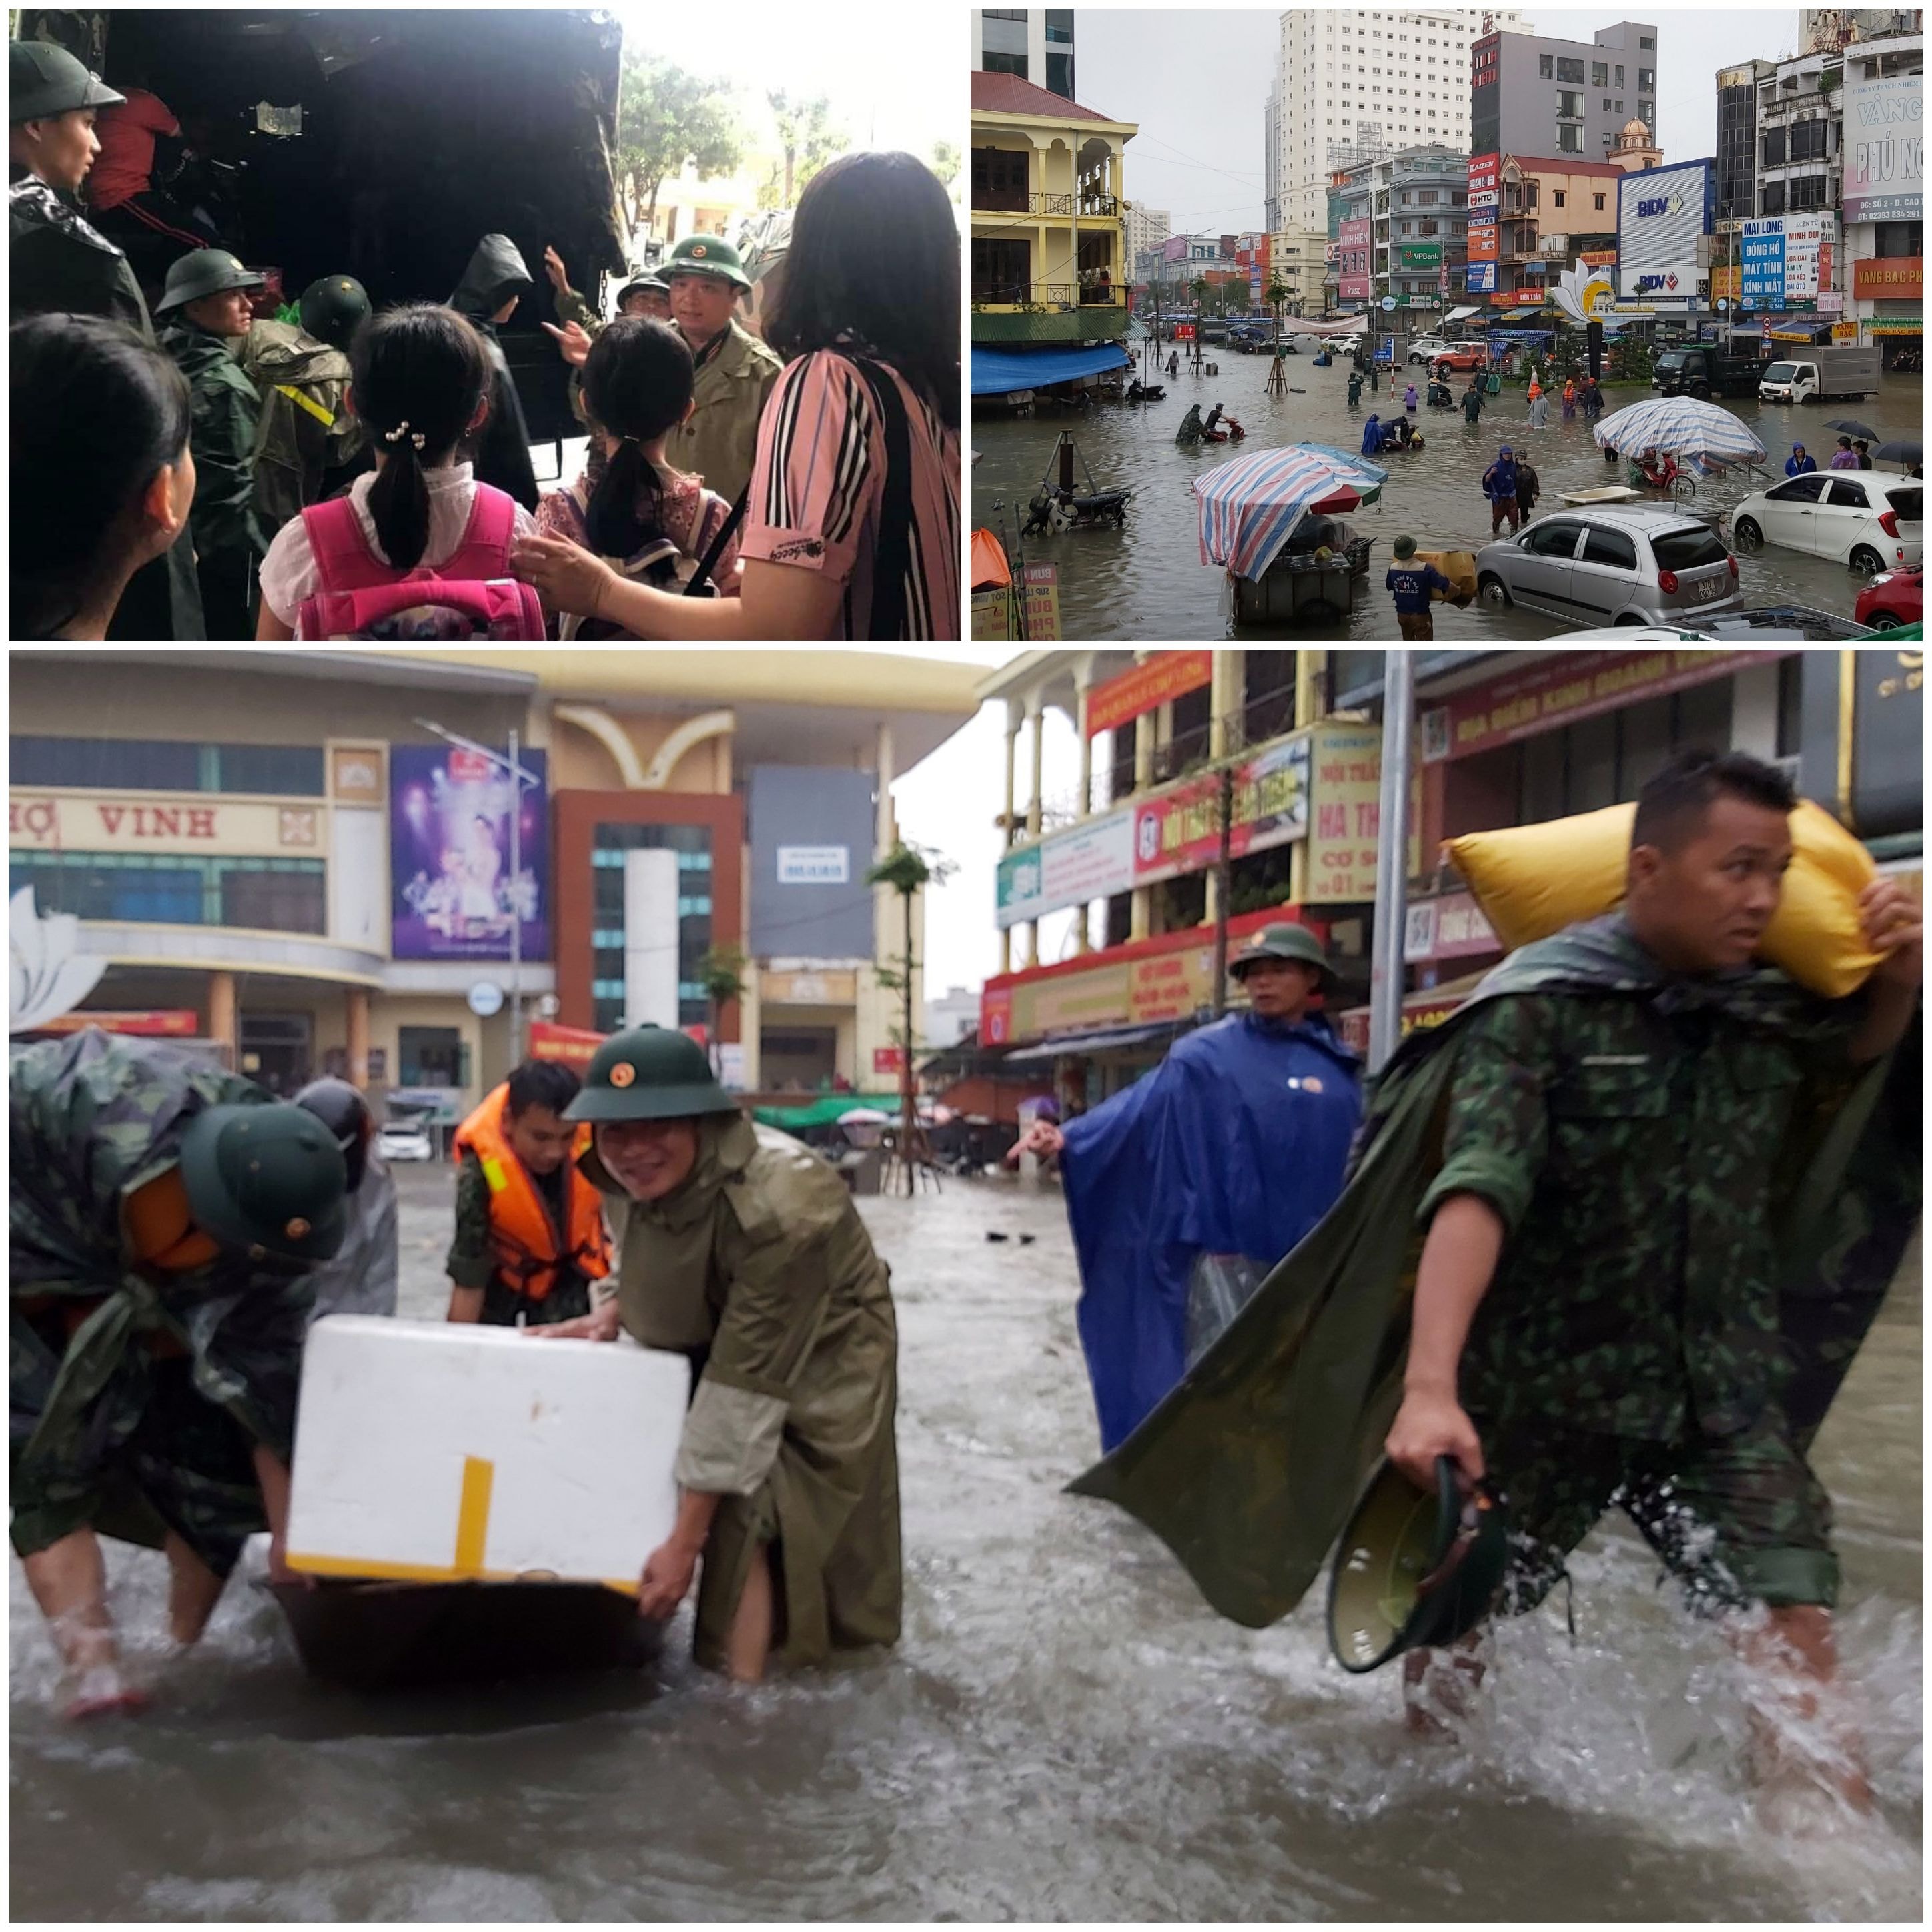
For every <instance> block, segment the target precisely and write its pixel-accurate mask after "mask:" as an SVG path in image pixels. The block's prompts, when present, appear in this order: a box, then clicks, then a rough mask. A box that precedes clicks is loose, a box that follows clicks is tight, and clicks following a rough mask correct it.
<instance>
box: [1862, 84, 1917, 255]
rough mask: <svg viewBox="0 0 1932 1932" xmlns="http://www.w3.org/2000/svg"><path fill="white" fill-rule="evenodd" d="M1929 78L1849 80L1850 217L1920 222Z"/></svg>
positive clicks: (1864, 219)
mask: <svg viewBox="0 0 1932 1932" xmlns="http://www.w3.org/2000/svg"><path fill="white" fill-rule="evenodd" d="M1924 128H1925V77H1924V75H1923V74H1886V75H1883V76H1881V77H1878V78H1876V79H1873V80H1854V79H1852V78H1851V77H1849V76H1848V77H1846V82H1845V130H1844V143H1845V181H1844V209H1845V219H1846V220H1847V221H1917V220H1921V219H1922V218H1923V217H1921V214H1920V213H1919V210H1920V208H1921V206H1922V205H1923V203H1922V201H1921V195H1922V193H1923V187H1922V182H1923V178H1924V152H1925V136H1924Z"/></svg>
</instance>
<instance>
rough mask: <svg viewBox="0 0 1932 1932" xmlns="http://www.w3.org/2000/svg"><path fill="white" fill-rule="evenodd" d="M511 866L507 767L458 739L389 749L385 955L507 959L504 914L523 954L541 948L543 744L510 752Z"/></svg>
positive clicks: (546, 846) (545, 908)
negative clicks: (514, 924)
mask: <svg viewBox="0 0 1932 1932" xmlns="http://www.w3.org/2000/svg"><path fill="white" fill-rule="evenodd" d="M519 756H520V760H521V762H522V763H523V769H525V770H526V771H527V772H530V773H532V775H534V776H535V778H536V780H537V783H536V784H534V785H529V784H526V785H524V786H523V787H522V792H523V798H522V802H521V805H520V807H517V808H518V809H520V811H521V814H522V817H521V820H520V823H519V824H518V826H517V843H518V844H519V847H520V850H519V852H518V854H517V856H518V865H517V871H516V873H515V875H514V877H512V875H511V868H510V847H511V838H510V813H511V809H512V807H513V805H514V800H513V799H512V796H511V781H510V778H509V776H508V773H507V772H504V771H503V770H502V769H500V768H499V766H495V765H493V764H492V763H490V760H488V759H487V758H484V757H479V756H478V754H476V753H475V752H474V751H464V750H463V749H462V748H460V747H458V746H451V747H449V748H443V746H440V745H395V746H392V748H391V750H390V754H389V871H390V883H391V888H392V895H393V898H392V904H391V906H390V909H389V918H390V927H391V940H390V952H391V956H392V957H393V958H395V959H508V958H509V956H510V922H511V919H519V920H520V921H521V922H522V926H523V935H522V950H523V957H524V958H525V959H548V958H549V957H550V916H549V868H550V813H549V808H548V799H547V793H546V777H545V768H544V754H543V753H542V752H541V751H523V752H521V753H520V754H519Z"/></svg>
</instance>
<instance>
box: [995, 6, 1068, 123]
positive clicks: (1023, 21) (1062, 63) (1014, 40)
mask: <svg viewBox="0 0 1932 1932" xmlns="http://www.w3.org/2000/svg"><path fill="white" fill-rule="evenodd" d="M1073 24H1074V13H1073V8H1072V7H984V8H981V9H980V10H977V11H976V12H975V13H974V15H973V65H974V67H975V68H977V69H978V70H979V71H980V72H982V73H983V74H1013V75H1015V76H1016V77H1018V78H1019V79H1020V80H1025V81H1031V83H1033V85H1034V86H1036V87H1043V88H1045V89H1046V91H1047V92H1048V93H1049V94H1057V95H1059V96H1060V98H1061V99H1062V100H1063V101H1071V100H1072V99H1073V87H1074V76H1073Z"/></svg>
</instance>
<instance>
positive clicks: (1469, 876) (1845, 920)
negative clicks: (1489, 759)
mask: <svg viewBox="0 0 1932 1932" xmlns="http://www.w3.org/2000/svg"><path fill="white" fill-rule="evenodd" d="M1636 817H1637V807H1636V806H1635V805H1607V806H1606V807H1605V808H1604V809H1603V810H1602V811H1586V812H1582V813H1580V814H1578V815H1577V817H1574V818H1553V819H1550V820H1547V821H1546V822H1545V823H1543V824H1541V825H1517V826H1508V827H1505V829H1502V830H1500V831H1496V832H1466V833H1464V834H1463V836H1462V837H1461V838H1451V839H1450V840H1448V841H1447V846H1446V849H1447V850H1448V853H1449V856H1450V859H1451V862H1453V863H1454V865H1455V868H1456V869H1457V871H1459V872H1460V873H1461V874H1462V875H1463V878H1464V879H1465V880H1467V881H1468V883H1469V889H1470V891H1471V892H1473V893H1475V896H1476V901H1477V903H1478V904H1479V905H1480V906H1481V907H1482V909H1483V916H1484V918H1486V919H1487V920H1488V921H1489V922H1490V925H1491V926H1493V927H1494V928H1495V929H1496V937H1497V938H1499V939H1500V940H1501V941H1502V943H1503V944H1504V945H1505V947H1507V948H1508V950H1510V951H1511V952H1514V951H1515V950H1516V949H1517V947H1519V946H1527V945H1528V944H1529V942H1530V941H1532V940H1533V939H1547V938H1548V937H1549V936H1550V934H1552V933H1553V932H1561V931H1562V929H1563V928H1564V927H1565V926H1569V925H1571V924H1573V923H1574V922H1576V921H1577V920H1578V919H1595V918H1596V917H1597V916H1598V915H1599V914H1601V913H1607V912H1609V911H1611V910H1613V909H1614V908H1615V907H1617V906H1618V905H1619V904H1622V901H1623V896H1624V880H1625V871H1626V869H1627V868H1628V864H1629V859H1630V841H1631V825H1632V823H1634V820H1635V819H1636ZM1791 839H1792V844H1793V847H1794V850H1793V855H1792V860H1791V869H1790V871H1788V872H1787V873H1786V874H1785V875H1784V896H1783V898H1782V899H1781V901H1780V902H1779V904H1778V911H1777V913H1776V915H1775V916H1774V917H1773V919H1772V922H1771V926H1770V929H1769V931H1768V932H1766V935H1765V938H1764V945H1763V949H1762V950H1763V957H1764V959H1766V961H1768V962H1769V963H1770V964H1771V965H1773V966H1775V967H1777V968H1779V970H1780V971H1783V972H1785V973H1788V974H1790V976H1791V977H1792V978H1793V979H1794V980H1796V981H1797V982H1798V983H1799V985H1800V986H1805V987H1808V988H1809V989H1810V990H1811V992H1814V993H1818V994H1821V995H1823V997H1824V998H1826V999H1828V1000H1842V999H1843V998H1846V997H1847V996H1848V995H1850V994H1852V993H1855V992H1857V991H1858V988H1859V987H1860V986H1863V985H1864V982H1865V980H1866V977H1867V975H1868V974H1870V972H1871V970H1872V968H1873V967H1875V966H1876V965H1877V964H1878V956H1877V955H1876V953H1870V952H1867V950H1866V949H1865V943H1864V926H1863V924H1862V923H1861V921H1860V919H1859V917H1858V894H1859V893H1860V892H1862V891H1863V890H1864V888H1865V887H1866V886H1867V885H1868V884H1870V882H1871V880H1873V878H1874V877H1876V874H1877V868H1876V866H1875V865H1873V863H1872V859H1871V854H1870V853H1868V852H1867V850H1865V848H1864V846H1862V845H1861V844H1859V842H1858V840H1857V839H1855V838H1853V837H1852V835H1851V834H1850V833H1849V832H1847V831H1846V829H1845V828H1844V827H1843V826H1842V825H1841V824H1840V823H1838V820H1836V819H1835V818H1834V817H1832V814H1830V813H1829V811H1826V810H1825V809H1824V808H1823V806H1821V805H1814V804H1813V803H1812V802H1811V800H1810V799H1800V800H1799V805H1798V808H1797V809H1796V811H1793V813H1792V814H1791Z"/></svg>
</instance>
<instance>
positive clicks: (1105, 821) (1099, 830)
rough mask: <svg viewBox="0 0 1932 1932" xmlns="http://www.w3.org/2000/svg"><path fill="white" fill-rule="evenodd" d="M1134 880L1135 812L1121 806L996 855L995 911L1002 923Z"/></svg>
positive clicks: (1121, 888) (1060, 908) (1086, 899)
mask: <svg viewBox="0 0 1932 1932" xmlns="http://www.w3.org/2000/svg"><path fill="white" fill-rule="evenodd" d="M1133 883H1134V814H1133V811H1131V810H1129V809H1127V808H1122V809H1121V811H1112V812H1109V813H1108V814H1106V817H1103V818H1091V819H1089V820H1087V821H1086V823H1085V824H1082V825H1076V826H1070V827H1069V828H1068V829H1067V830H1066V831H1064V832H1053V833H1051V834H1049V835H1048V836H1047V837H1046V838H1043V839H1042V840H1040V842H1039V843H1038V844H1036V845H1026V846H1022V847H1021V848H1020V849H1019V850H1018V851H1015V852H1009V853H1007V855H1006V856H1005V857H1004V859H1001V861H1000V863H999V868H998V884H997V886H996V891H997V892H998V909H997V911H996V913H995V920H996V922H997V923H998V925H999V926H1001V928H1002V929H1004V928H1005V927H1007V926H1017V925H1019V923H1021V922H1022V921H1023V920H1026V919H1040V918H1042V917H1043V916H1045V915H1046V913H1053V912H1064V910H1066V909H1067V907H1069V906H1076V905H1086V904H1088V903H1090V902H1091V901H1093V900H1094V899H1102V898H1109V897H1110V896H1111V895H1112V894H1114V893H1115V892H1126V891H1127V890H1128V889H1130V887H1131V886H1133Z"/></svg>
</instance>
